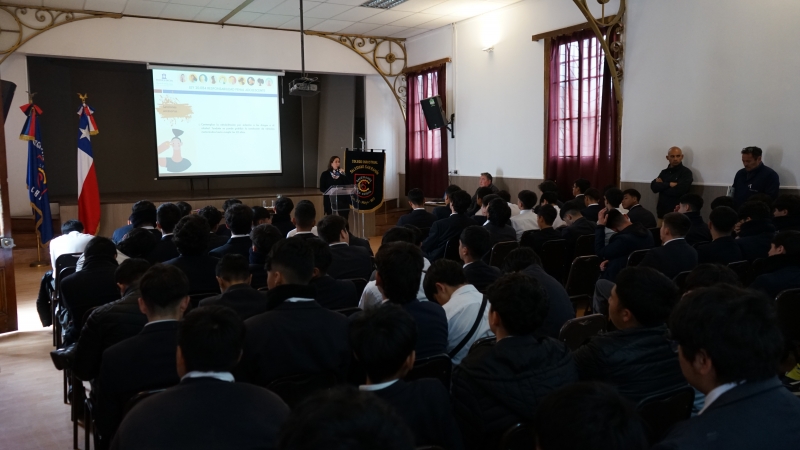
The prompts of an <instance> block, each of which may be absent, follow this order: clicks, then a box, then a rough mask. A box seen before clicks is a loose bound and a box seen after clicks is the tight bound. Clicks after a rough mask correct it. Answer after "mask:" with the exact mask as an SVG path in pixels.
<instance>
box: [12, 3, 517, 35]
mask: <svg viewBox="0 0 800 450" xmlns="http://www.w3.org/2000/svg"><path fill="white" fill-rule="evenodd" d="M243 1H244V0H169V1H165V2H161V1H150V0H11V1H10V2H11V3H14V4H20V5H30V6H44V7H51V8H64V9H74V10H87V11H104V12H113V13H122V14H125V15H130V16H143V17H153V18H164V19H180V20H190V21H197V22H212V23H214V22H218V21H219V20H221V19H222V18H223V17H225V16H226V15H228V13H230V12H231V11H233V10H234V9H236V7H237V6H239V5H240V4H241V3H242V2H243ZM364 1H365V0H327V1H325V0H309V1H304V2H303V7H304V11H305V14H304V26H305V28H306V29H307V30H314V31H324V32H331V33H346V34H363V35H369V36H391V37H398V38H408V37H411V36H415V35H417V34H421V33H424V32H426V31H429V30H432V29H434V28H439V27H442V26H445V25H448V24H451V23H454V22H458V21H461V20H464V19H468V18H470V17H474V16H477V15H480V14H483V13H486V12H489V11H493V10H495V9H498V8H502V7H504V6H507V5H510V4H512V3H516V2H518V1H520V0H408V1H407V2H405V3H403V4H401V5H398V6H395V7H394V8H392V9H390V10H383V9H376V8H364V7H361V6H358V5H360V4H362V3H364ZM226 23H228V24H235V25H250V26H257V27H269V28H282V29H286V30H299V29H300V2H299V0H255V1H253V2H252V3H250V4H249V5H247V6H246V7H245V8H244V9H242V10H241V11H239V12H238V13H237V14H236V15H234V16H233V17H231V18H230V19H228V20H227V22H226Z"/></svg>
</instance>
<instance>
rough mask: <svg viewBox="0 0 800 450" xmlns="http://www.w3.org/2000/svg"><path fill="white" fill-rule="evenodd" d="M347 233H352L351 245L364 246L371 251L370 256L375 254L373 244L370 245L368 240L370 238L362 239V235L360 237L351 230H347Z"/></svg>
mask: <svg viewBox="0 0 800 450" xmlns="http://www.w3.org/2000/svg"><path fill="white" fill-rule="evenodd" d="M347 234H349V235H350V245H353V246H356V247H362V248H364V249H365V250H366V251H367V252H369V255H370V256H374V255H373V254H372V246H371V245H369V241H368V240H366V239H362V238H360V237H358V236H356V235H354V234H353V233H351V232H349V231H348V232H347Z"/></svg>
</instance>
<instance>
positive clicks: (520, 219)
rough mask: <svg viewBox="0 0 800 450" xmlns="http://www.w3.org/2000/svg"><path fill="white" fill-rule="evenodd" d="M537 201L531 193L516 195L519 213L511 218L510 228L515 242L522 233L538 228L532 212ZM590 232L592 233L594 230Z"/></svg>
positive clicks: (534, 194)
mask: <svg viewBox="0 0 800 450" xmlns="http://www.w3.org/2000/svg"><path fill="white" fill-rule="evenodd" d="M537 201H538V197H537V196H536V193H535V192H533V191H529V190H527V189H525V190H522V191H519V194H517V207H519V209H520V211H519V214H517V215H516V216H515V215H512V216H511V226H512V227H514V231H516V233H517V240H520V239H521V238H522V233H524V232H526V231H528V230H536V229H538V228H539V221H538V220H537V216H536V213H534V212H533V208H534V207H535V206H536V202H537ZM592 231H593V232H594V229H592Z"/></svg>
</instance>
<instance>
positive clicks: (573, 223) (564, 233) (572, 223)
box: [558, 202, 595, 258]
mask: <svg viewBox="0 0 800 450" xmlns="http://www.w3.org/2000/svg"><path fill="white" fill-rule="evenodd" d="M562 212H563V213H564V223H565V224H566V226H565V227H561V228H559V229H558V231H559V232H560V233H561V239H566V241H567V257H568V258H570V257H572V255H574V254H575V244H576V243H577V241H578V238H579V237H581V236H594V228H595V224H594V223H592V222H589V220H587V219H586V218H585V217H583V216H582V215H581V208H578V207H577V206H576V204H575V203H574V202H567V203H566V204H564V209H563V210H562Z"/></svg>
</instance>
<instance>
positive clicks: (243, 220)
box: [208, 204, 253, 258]
mask: <svg viewBox="0 0 800 450" xmlns="http://www.w3.org/2000/svg"><path fill="white" fill-rule="evenodd" d="M252 223H253V210H252V209H250V207H249V206H245V205H242V204H237V205H233V206H231V207H230V208H228V210H227V211H225V226H226V227H227V228H228V229H229V230H231V237H230V239H228V242H226V243H225V245H222V246H220V247H217V248H215V249H213V250H211V251H210V252H208V254H209V256H213V257H214V258H222V257H223V256H225V255H227V254H229V253H235V254H237V255H242V256H244V257H245V258H247V257H248V256H249V251H250V247H251V241H250V229H251V228H252Z"/></svg>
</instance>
